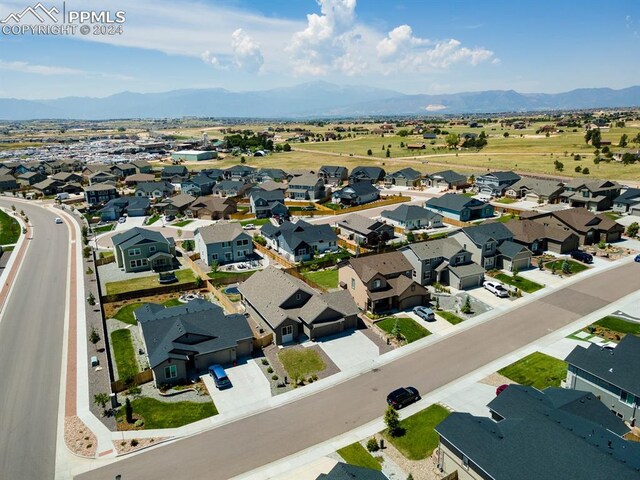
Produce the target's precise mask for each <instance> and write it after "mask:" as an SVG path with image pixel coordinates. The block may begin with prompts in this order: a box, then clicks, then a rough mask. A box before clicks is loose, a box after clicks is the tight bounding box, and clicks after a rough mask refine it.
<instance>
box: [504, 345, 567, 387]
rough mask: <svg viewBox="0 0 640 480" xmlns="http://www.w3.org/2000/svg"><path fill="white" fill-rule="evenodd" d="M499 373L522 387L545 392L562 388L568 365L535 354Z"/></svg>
mask: <svg viewBox="0 0 640 480" xmlns="http://www.w3.org/2000/svg"><path fill="white" fill-rule="evenodd" d="M498 373H499V374H500V375H504V376H505V377H507V378H509V379H510V380H513V381H514V382H516V383H519V384H520V385H527V386H533V387H535V388H537V389H538V390H543V389H545V388H547V387H559V386H560V382H561V381H562V380H564V379H565V378H566V376H567V364H566V362H563V361H562V360H558V359H557V358H554V357H551V356H549V355H545V354H544V353H541V352H534V353H532V354H530V355H527V356H526V357H524V358H523V359H521V360H518V361H517V362H514V363H512V364H511V365H508V366H506V367H504V368H503V369H501V370H498Z"/></svg>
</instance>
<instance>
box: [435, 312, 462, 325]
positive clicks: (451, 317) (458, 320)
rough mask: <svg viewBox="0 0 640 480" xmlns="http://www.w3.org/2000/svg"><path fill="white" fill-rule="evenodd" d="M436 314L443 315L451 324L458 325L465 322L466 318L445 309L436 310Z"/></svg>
mask: <svg viewBox="0 0 640 480" xmlns="http://www.w3.org/2000/svg"><path fill="white" fill-rule="evenodd" d="M436 315H439V316H441V317H442V318H444V319H445V320H446V321H447V322H449V323H450V324H451V325H457V324H459V323H461V322H464V318H461V317H459V316H458V315H456V314H455V313H453V312H445V311H444V310H439V311H437V312H436Z"/></svg>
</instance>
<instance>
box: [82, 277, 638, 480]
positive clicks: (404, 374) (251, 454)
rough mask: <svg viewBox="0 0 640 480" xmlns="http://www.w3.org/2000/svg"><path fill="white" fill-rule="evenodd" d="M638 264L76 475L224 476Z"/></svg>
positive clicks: (363, 419)
mask: <svg viewBox="0 0 640 480" xmlns="http://www.w3.org/2000/svg"><path fill="white" fill-rule="evenodd" d="M639 268H640V267H638V265H635V264H627V265H624V266H621V267H619V268H616V269H613V270H611V271H607V272H603V273H600V274H598V275H594V276H592V277H588V278H586V279H585V280H582V281H581V282H578V283H575V284H573V285H572V286H569V287H567V288H564V289H562V290H559V291H557V292H554V293H552V294H550V295H547V296H546V297H542V298H541V299H540V300H538V301H536V302H533V303H530V304H527V305H525V306H523V307H521V308H518V309H516V310H514V311H512V312H509V313H506V314H504V315H501V316H500V317H497V318H495V319H494V320H492V321H490V322H486V323H484V324H481V325H477V326H475V327H473V328H470V329H468V330H464V331H462V332H460V333H458V334H457V335H454V336H452V337H448V338H445V339H443V340H442V341H440V342H438V343H435V344H433V345H431V346H429V347H427V348H425V349H423V350H420V351H418V352H415V353H413V354H411V355H408V356H406V357H403V358H401V359H399V360H397V361H394V362H392V363H390V364H388V365H385V366H384V367H382V368H380V369H377V370H375V371H370V372H368V373H366V374H363V375H361V376H359V377H357V378H355V379H353V380H351V381H349V382H345V383H343V384H339V385H336V386H334V387H332V388H329V389H327V390H325V391H322V392H320V393H318V394H316V395H312V396H310V397H306V398H303V399H300V400H298V401H295V402H292V403H290V404H288V405H284V406H282V407H279V408H276V409H273V410H269V411H267V412H264V413H260V414H257V415H254V416H252V417H248V418H246V419H243V420H239V421H236V422H233V423H230V424H228V425H225V426H222V427H219V428H217V429H214V430H210V431H207V432H204V433H201V434H199V435H195V436H193V437H189V438H185V439H182V440H179V441H177V442H174V443H172V444H169V445H166V446H163V447H159V448H156V449H153V450H149V451H147V452H143V453H140V454H138V455H135V456H132V457H129V458H124V459H123V460H122V461H120V462H117V463H114V464H111V465H108V466H105V467H103V468H100V469H97V470H94V471H92V472H88V473H85V474H83V475H81V476H80V477H79V478H81V479H107V478H114V477H115V475H117V474H121V475H122V478H123V480H128V479H157V478H185V477H188V478H190V479H200V478H202V479H218V478H219V479H227V478H231V477H233V476H235V475H239V474H241V473H244V472H248V471H250V470H252V469H254V468H257V467H260V466H262V465H266V464H268V463H270V462H273V461H275V460H277V459H280V458H282V457H285V456H288V455H291V454H294V453H296V452H299V451H301V450H303V449H305V448H308V447H311V446H313V445H316V444H318V443H320V442H323V441H326V440H328V439H330V438H333V437H335V436H337V435H339V434H342V433H344V432H347V431H350V430H352V429H354V428H356V427H359V426H361V425H363V424H365V423H368V422H370V421H372V420H374V419H375V418H378V417H380V416H381V415H382V413H383V411H384V408H385V397H386V394H387V393H388V392H389V391H390V390H391V389H393V388H396V387H398V386H401V385H415V386H416V387H418V389H419V390H420V391H421V392H424V393H425V394H426V393H427V392H430V391H432V390H434V389H436V388H438V387H440V386H442V385H445V384H447V383H449V382H452V381H454V380H455V379H457V378H460V377H462V376H464V375H466V374H468V373H470V372H472V371H474V370H476V369H477V368H479V367H481V366H483V365H486V364H487V363H489V362H491V361H494V360H496V359H498V358H500V357H502V356H504V355H506V354H508V353H510V352H513V351H514V350H516V349H519V348H521V347H523V346H525V345H528V344H529V343H531V342H533V341H535V340H537V339H539V338H541V337H543V336H545V335H547V334H548V333H550V332H552V331H554V330H556V329H559V328H561V327H563V326H565V325H567V324H569V323H571V322H573V321H575V320H577V319H578V318H580V317H582V316H584V315H586V314H588V313H591V312H593V311H594V310H596V309H599V308H601V307H604V306H605V305H607V304H609V303H610V302H612V301H615V300H617V299H619V298H621V297H623V296H625V295H627V294H629V293H632V292H634V291H636V290H638V289H639V288H640V275H638V272H639Z"/></svg>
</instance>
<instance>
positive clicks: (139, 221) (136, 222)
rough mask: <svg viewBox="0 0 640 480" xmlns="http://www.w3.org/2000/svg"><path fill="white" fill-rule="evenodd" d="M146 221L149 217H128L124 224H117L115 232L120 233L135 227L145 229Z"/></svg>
mask: <svg viewBox="0 0 640 480" xmlns="http://www.w3.org/2000/svg"><path fill="white" fill-rule="evenodd" d="M146 219H147V217H127V221H126V222H124V223H118V222H116V228H114V229H113V231H114V232H118V233H120V232H124V231H126V230H131V229H132V228H133V227H143V226H144V221H145V220H146Z"/></svg>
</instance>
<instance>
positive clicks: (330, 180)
mask: <svg viewBox="0 0 640 480" xmlns="http://www.w3.org/2000/svg"><path fill="white" fill-rule="evenodd" d="M318 176H319V177H322V179H323V180H324V183H325V185H332V186H336V185H338V186H339V185H342V184H343V183H344V182H345V181H346V180H347V179H348V178H349V169H348V168H347V167H340V166H336V165H323V166H322V167H320V170H318Z"/></svg>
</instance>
